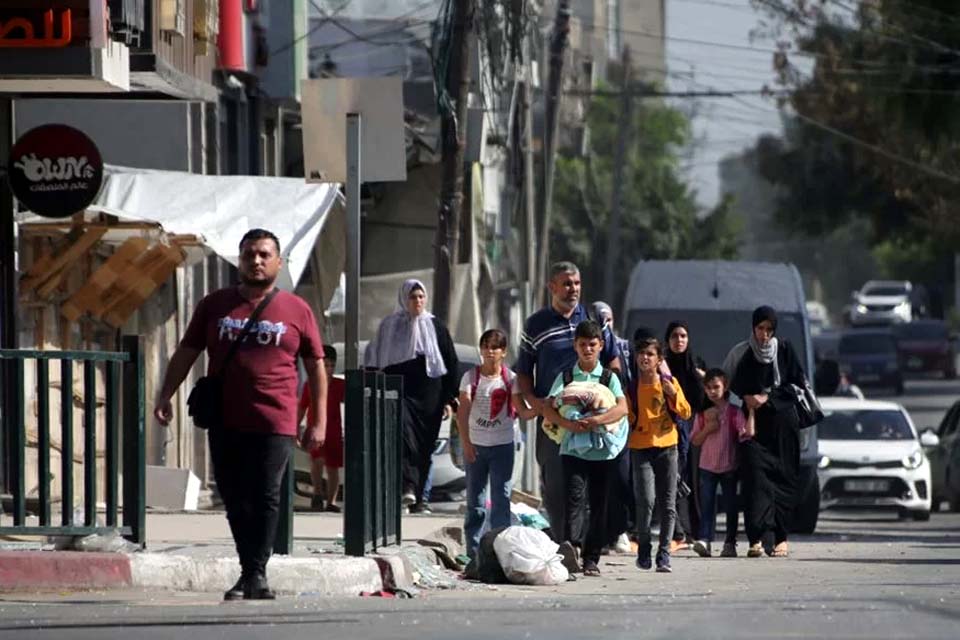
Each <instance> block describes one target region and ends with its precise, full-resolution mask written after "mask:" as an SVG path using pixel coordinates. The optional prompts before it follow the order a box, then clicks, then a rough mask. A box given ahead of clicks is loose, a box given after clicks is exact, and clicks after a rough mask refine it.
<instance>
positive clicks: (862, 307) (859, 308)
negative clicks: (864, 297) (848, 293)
mask: <svg viewBox="0 0 960 640" xmlns="http://www.w3.org/2000/svg"><path fill="white" fill-rule="evenodd" d="M866 312H867V305H865V304H858V305H857V313H866Z"/></svg>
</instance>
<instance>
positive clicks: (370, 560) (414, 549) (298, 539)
mask: <svg viewBox="0 0 960 640" xmlns="http://www.w3.org/2000/svg"><path fill="white" fill-rule="evenodd" d="M461 524H462V518H461V517H459V516H456V515H452V514H445V515H414V516H405V517H404V518H403V525H402V528H403V545H402V547H398V548H390V549H384V550H382V552H381V553H380V554H378V555H377V556H370V557H365V558H353V557H347V556H345V555H343V545H342V537H341V535H342V530H343V517H342V515H341V514H328V513H296V514H295V515H294V527H293V535H294V551H293V554H292V555H290V556H274V557H273V558H272V559H271V561H270V564H269V565H268V568H267V574H268V579H269V580H270V585H271V586H272V587H273V588H274V589H275V590H276V591H277V593H280V594H286V595H295V594H310V595H331V596H333V595H340V596H344V595H358V594H360V593H361V592H375V591H380V590H383V589H392V588H394V587H400V588H409V587H412V586H414V583H415V582H416V580H417V579H418V578H419V577H420V574H421V573H423V572H424V570H425V567H424V566H423V565H424V562H431V561H433V562H435V561H436V558H435V556H436V554H435V553H434V552H433V551H431V550H429V549H426V548H425V547H422V546H420V545H418V544H416V541H417V540H420V539H423V538H427V537H429V536H430V535H431V534H433V533H434V532H436V531H438V530H440V529H441V528H442V527H444V526H448V525H452V526H456V527H459V526H460V525H461ZM425 551H426V552H425ZM239 575H240V568H239V565H238V564H237V558H236V553H235V551H234V547H233V540H232V539H231V537H230V529H229V527H228V525H227V520H226V517H225V515H224V513H223V512H222V511H203V512H193V513H166V512H156V511H148V513H147V548H146V550H145V551H144V552H139V553H132V554H123V553H95V552H79V551H46V550H44V551H20V550H14V551H0V590H3V591H35V590H45V589H118V588H129V587H134V588H143V589H162V590H169V591H209V592H216V591H224V590H226V589H227V588H228V587H229V586H230V585H232V584H233V583H234V582H235V581H236V580H237V578H238V577H239Z"/></svg>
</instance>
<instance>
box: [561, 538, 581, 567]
mask: <svg viewBox="0 0 960 640" xmlns="http://www.w3.org/2000/svg"><path fill="white" fill-rule="evenodd" d="M557 553H559V554H560V555H561V556H563V566H564V567H566V568H567V571H568V572H569V573H570V574H571V575H573V574H574V573H580V554H579V553H577V548H576V547H575V546H573V545H572V544H570V543H569V542H567V541H564V542H561V543H560V546H559V547H558V548H557Z"/></svg>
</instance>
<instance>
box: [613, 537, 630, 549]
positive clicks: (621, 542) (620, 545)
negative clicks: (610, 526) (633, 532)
mask: <svg viewBox="0 0 960 640" xmlns="http://www.w3.org/2000/svg"><path fill="white" fill-rule="evenodd" d="M613 550H614V551H616V552H617V553H632V552H633V549H631V548H630V538H628V537H627V534H625V533H621V534H620V537H619V538H617V542H616V544H614V545H613Z"/></svg>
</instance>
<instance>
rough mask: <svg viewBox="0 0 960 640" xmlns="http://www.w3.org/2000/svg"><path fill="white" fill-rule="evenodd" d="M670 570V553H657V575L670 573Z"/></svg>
mask: <svg viewBox="0 0 960 640" xmlns="http://www.w3.org/2000/svg"><path fill="white" fill-rule="evenodd" d="M672 572H673V569H671V568H670V552H669V551H668V550H666V549H660V550H658V551H657V573H672Z"/></svg>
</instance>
